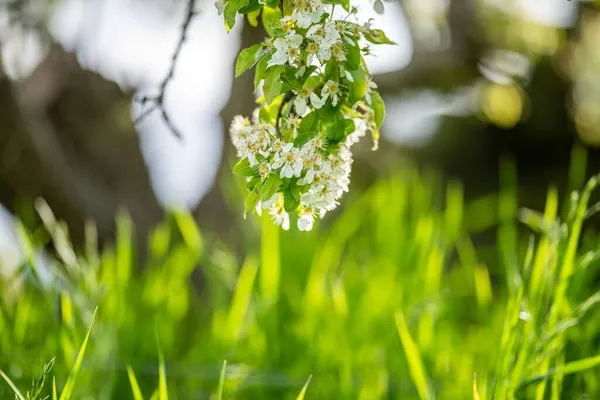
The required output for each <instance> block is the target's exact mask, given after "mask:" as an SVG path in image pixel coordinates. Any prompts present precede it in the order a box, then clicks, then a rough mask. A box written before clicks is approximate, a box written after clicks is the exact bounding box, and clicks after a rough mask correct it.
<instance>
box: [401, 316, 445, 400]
mask: <svg viewBox="0 0 600 400" xmlns="http://www.w3.org/2000/svg"><path fill="white" fill-rule="evenodd" d="M396 327H397V328H398V334H399V335H400V340H401V341H402V346H403V347H404V352H405V353H406V360H407V361H408V367H409V371H410V376H411V378H412V380H413V383H414V384H415V386H416V388H417V391H418V392H419V397H420V398H421V400H430V399H434V398H435V396H434V394H433V390H431V386H430V384H429V378H428V377H427V373H426V372H425V367H424V365H423V359H422V358H421V352H420V351H419V348H418V347H417V345H416V344H415V342H414V340H413V338H412V336H411V335H410V332H409V330H408V326H406V321H405V320H404V315H403V314H402V312H401V311H398V312H397V313H396Z"/></svg>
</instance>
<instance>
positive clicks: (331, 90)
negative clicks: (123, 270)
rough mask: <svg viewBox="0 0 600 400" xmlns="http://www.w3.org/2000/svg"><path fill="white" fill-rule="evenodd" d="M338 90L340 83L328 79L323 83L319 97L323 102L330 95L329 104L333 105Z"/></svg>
mask: <svg viewBox="0 0 600 400" xmlns="http://www.w3.org/2000/svg"><path fill="white" fill-rule="evenodd" d="M339 92H340V84H339V83H337V82H334V81H332V80H328V81H327V82H326V83H325V85H323V90H321V97H322V100H323V102H325V101H327V99H328V98H329V97H331V104H333V106H334V107H335V106H336V105H337V102H338V95H339Z"/></svg>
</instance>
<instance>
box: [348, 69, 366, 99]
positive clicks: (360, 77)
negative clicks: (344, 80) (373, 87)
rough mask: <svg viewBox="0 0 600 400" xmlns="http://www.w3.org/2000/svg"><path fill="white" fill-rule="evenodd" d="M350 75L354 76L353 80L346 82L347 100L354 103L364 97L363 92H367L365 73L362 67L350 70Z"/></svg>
mask: <svg viewBox="0 0 600 400" xmlns="http://www.w3.org/2000/svg"><path fill="white" fill-rule="evenodd" d="M350 75H352V78H354V82H348V87H349V88H350V93H349V94H348V102H349V103H350V104H354V103H356V102H357V101H359V100H360V99H362V98H363V97H365V94H366V93H367V88H368V84H367V74H365V71H363V69H362V68H358V69H355V70H353V71H350Z"/></svg>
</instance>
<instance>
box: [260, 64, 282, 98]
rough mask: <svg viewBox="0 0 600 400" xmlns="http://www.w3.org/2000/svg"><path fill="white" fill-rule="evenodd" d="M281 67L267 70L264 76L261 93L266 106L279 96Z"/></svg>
mask: <svg viewBox="0 0 600 400" xmlns="http://www.w3.org/2000/svg"><path fill="white" fill-rule="evenodd" d="M282 71H283V67H281V66H276V67H271V68H270V69H268V70H267V73H266V76H265V83H264V85H263V92H264V93H265V101H266V102H267V104H271V103H272V102H273V100H275V98H276V97H277V96H279V95H280V94H281V89H282V82H281V72H282Z"/></svg>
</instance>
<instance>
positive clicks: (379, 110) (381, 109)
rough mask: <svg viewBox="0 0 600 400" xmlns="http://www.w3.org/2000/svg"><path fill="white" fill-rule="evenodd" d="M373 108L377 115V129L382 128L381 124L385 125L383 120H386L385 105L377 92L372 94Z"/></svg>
mask: <svg viewBox="0 0 600 400" xmlns="http://www.w3.org/2000/svg"><path fill="white" fill-rule="evenodd" d="M371 107H372V108H373V112H374V113H375V124H376V125H377V128H381V124H383V120H384V119H385V104H384V102H383V99H382V98H381V96H380V95H379V93H377V92H373V93H371Z"/></svg>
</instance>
